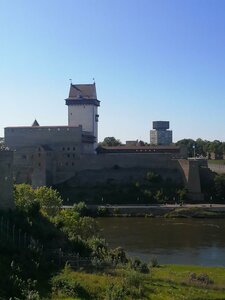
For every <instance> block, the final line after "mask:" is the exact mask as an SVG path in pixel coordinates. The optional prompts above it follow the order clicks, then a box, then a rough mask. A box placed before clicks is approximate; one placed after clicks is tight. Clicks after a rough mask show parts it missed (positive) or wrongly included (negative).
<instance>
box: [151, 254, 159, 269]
mask: <svg viewBox="0 0 225 300" xmlns="http://www.w3.org/2000/svg"><path fill="white" fill-rule="evenodd" d="M150 266H151V267H152V268H156V267H158V266H159V263H158V259H157V257H155V256H153V257H152V258H151V260H150Z"/></svg>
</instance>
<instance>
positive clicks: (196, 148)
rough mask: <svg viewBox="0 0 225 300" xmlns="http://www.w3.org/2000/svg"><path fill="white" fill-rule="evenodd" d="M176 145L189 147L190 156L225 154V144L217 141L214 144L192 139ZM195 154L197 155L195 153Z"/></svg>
mask: <svg viewBox="0 0 225 300" xmlns="http://www.w3.org/2000/svg"><path fill="white" fill-rule="evenodd" d="M176 145H185V146H187V150H188V156H189V157H191V156H194V155H196V156H204V157H205V156H207V154H208V153H215V154H217V155H222V154H223V153H225V142H221V141H218V140H215V141H213V142H211V141H207V140H202V139H200V138H198V139H197V140H192V139H182V140H180V141H178V142H177V143H176ZM194 152H195V153H194Z"/></svg>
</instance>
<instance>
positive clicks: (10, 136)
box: [5, 83, 202, 199]
mask: <svg viewBox="0 0 225 300" xmlns="http://www.w3.org/2000/svg"><path fill="white" fill-rule="evenodd" d="M65 104H66V105H67V106H68V125H67V126H40V125H39V123H38V121H37V120H35V121H34V122H33V124H32V126H21V127H6V128H5V145H6V146H7V147H8V148H9V149H11V150H12V151H13V166H12V170H13V177H14V179H15V181H16V183H29V184H32V186H33V187H38V186H43V185H48V186H52V185H57V184H60V183H62V182H65V181H67V180H69V179H71V178H75V177H76V180H77V182H78V183H81V184H83V185H87V187H88V185H89V184H98V183H100V182H102V181H103V180H107V179H109V178H112V177H113V176H114V175H115V174H113V171H112V170H113V169H114V167H115V166H119V167H120V168H122V169H123V170H126V172H124V175H122V177H123V179H125V180H128V178H129V177H130V172H132V169H135V168H139V169H143V170H147V169H148V170H149V169H152V170H157V171H158V172H159V173H161V174H162V176H167V177H173V178H172V179H174V180H178V181H179V180H182V182H183V184H184V186H185V187H186V188H187V189H188V191H189V195H190V197H191V198H195V199H198V198H201V197H202V195H201V187H200V178H199V172H198V164H197V163H196V162H194V161H188V160H187V154H186V152H185V150H184V149H183V148H182V147H178V146H174V145H170V146H167V145H160V146H140V145H135V146H134V145H125V146H117V147H100V148H97V144H98V119H99V115H98V107H99V106H100V101H99V100H98V99H97V93H96V85H95V83H93V84H71V85H70V91H69V97H68V98H66V99H65ZM174 170H175V171H174ZM93 172H94V173H93ZM103 173H104V175H103ZM93 174H94V175H93ZM116 176H118V175H116ZM120 179H121V176H120Z"/></svg>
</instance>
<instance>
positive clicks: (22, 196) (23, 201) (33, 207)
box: [14, 183, 39, 214]
mask: <svg viewBox="0 0 225 300" xmlns="http://www.w3.org/2000/svg"><path fill="white" fill-rule="evenodd" d="M14 200H15V205H16V208H17V209H18V210H20V211H23V212H25V213H27V214H29V213H32V212H35V211H38V210H39V203H38V201H37V199H36V196H35V191H34V189H33V188H32V187H31V185H29V184H25V183H22V184H15V185H14Z"/></svg>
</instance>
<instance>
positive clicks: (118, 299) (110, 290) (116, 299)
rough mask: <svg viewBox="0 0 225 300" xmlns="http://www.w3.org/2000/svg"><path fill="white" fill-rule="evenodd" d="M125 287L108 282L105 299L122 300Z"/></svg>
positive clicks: (124, 294)
mask: <svg viewBox="0 0 225 300" xmlns="http://www.w3.org/2000/svg"><path fill="white" fill-rule="evenodd" d="M125 296H126V289H125V287H124V286H123V285H122V284H118V283H117V284H114V283H109V284H108V286H107V287H106V293H105V300H123V299H124V298H125Z"/></svg>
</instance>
